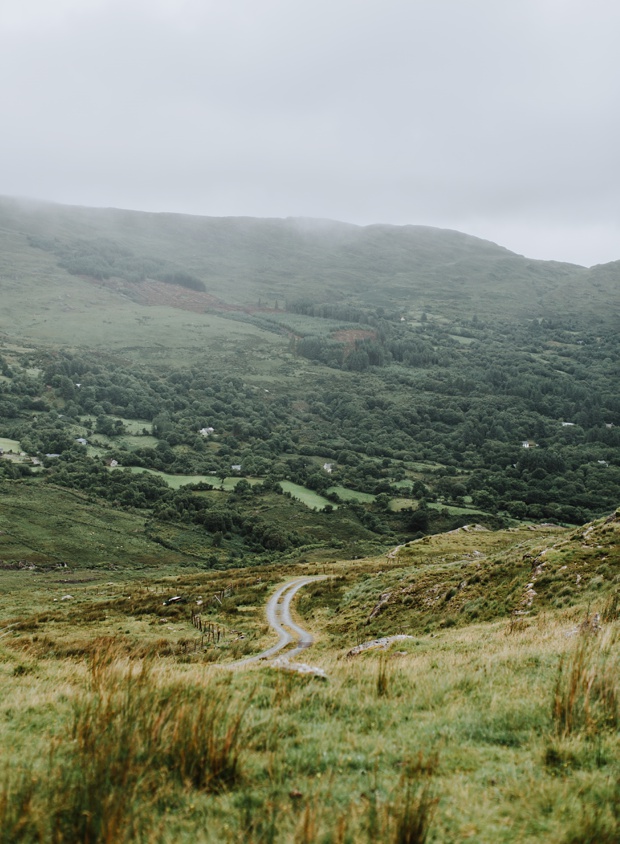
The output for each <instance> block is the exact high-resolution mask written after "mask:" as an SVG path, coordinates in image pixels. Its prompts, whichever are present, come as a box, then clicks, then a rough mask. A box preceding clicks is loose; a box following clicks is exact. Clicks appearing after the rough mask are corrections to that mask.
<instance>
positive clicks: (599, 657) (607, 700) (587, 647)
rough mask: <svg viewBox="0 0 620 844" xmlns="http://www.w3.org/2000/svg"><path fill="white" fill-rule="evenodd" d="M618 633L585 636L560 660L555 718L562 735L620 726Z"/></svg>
mask: <svg viewBox="0 0 620 844" xmlns="http://www.w3.org/2000/svg"><path fill="white" fill-rule="evenodd" d="M616 638H617V635H616V632H615V631H614V630H613V629H612V630H609V631H607V632H606V633H605V634H603V635H599V636H596V637H595V636H592V635H587V634H586V635H582V636H581V638H580V640H579V642H578V643H577V646H576V648H575V649H574V651H573V652H572V654H570V655H569V656H568V657H567V656H563V657H562V659H561V660H560V665H559V669H558V675H557V679H556V684H555V692H554V697H553V710H552V714H553V720H554V723H555V728H556V732H557V733H558V735H560V736H563V737H565V736H569V735H571V734H572V733H579V732H585V733H586V734H589V735H595V734H597V733H600V732H602V731H604V730H614V729H617V728H618V726H620V661H619V659H618V654H617V652H616V651H615V649H614V645H615V644H616Z"/></svg>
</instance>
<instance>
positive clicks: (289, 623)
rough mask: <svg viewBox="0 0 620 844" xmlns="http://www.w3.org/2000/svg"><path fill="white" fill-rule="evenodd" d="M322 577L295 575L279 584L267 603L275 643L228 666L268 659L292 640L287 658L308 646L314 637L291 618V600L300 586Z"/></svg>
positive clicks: (238, 665) (268, 617)
mask: <svg viewBox="0 0 620 844" xmlns="http://www.w3.org/2000/svg"><path fill="white" fill-rule="evenodd" d="M323 579H324V575H317V576H314V577H297V578H296V579H295V580H291V581H289V582H288V583H285V584H284V586H280V588H279V589H277V590H276V591H275V592H274V593H273V595H272V596H271V598H270V599H269V602H268V603H267V621H268V622H269V625H270V627H272V628H273V630H275V632H276V633H277V634H278V641H277V642H276V644H275V645H272V646H271V647H270V648H267V649H266V650H264V651H261V653H259V654H256V655H255V656H248V657H246V658H245V659H241V660H239V661H238V662H233V664H232V665H231V666H230V668H240V667H241V666H244V665H250V664H251V663H252V662H258V661H259V660H261V659H270V658H271V657H272V656H274V654H277V653H278V652H279V651H281V650H282V649H283V648H285V647H286V646H287V645H290V644H291V643H292V642H294V643H295V647H294V648H293V650H291V651H288V652H287V654H286V657H287V659H289V658H290V657H292V656H296V655H297V654H299V653H301V651H304V650H306V648H309V647H310V645H311V644H312V643H313V641H314V638H313V636H312V633H309V632H308V631H307V630H304V629H303V627H300V626H299V624H296V623H295V622H294V621H293V619H292V618H291V602H292V600H293V598H294V597H295V595H296V594H297V593H298V592H299V590H300V589H301V588H302V587H304V586H306V585H307V584H308V583H313V582H314V581H315V580H323Z"/></svg>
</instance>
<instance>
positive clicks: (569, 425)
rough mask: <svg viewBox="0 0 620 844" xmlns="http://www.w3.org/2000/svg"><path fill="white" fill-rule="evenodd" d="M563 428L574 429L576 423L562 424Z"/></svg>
mask: <svg viewBox="0 0 620 844" xmlns="http://www.w3.org/2000/svg"><path fill="white" fill-rule="evenodd" d="M562 427H563V428H574V427H575V423H574V422H562Z"/></svg>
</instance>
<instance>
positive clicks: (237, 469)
mask: <svg viewBox="0 0 620 844" xmlns="http://www.w3.org/2000/svg"><path fill="white" fill-rule="evenodd" d="M230 468H231V469H232V470H233V472H240V471H241V463H233V465H232V466H231V467H230Z"/></svg>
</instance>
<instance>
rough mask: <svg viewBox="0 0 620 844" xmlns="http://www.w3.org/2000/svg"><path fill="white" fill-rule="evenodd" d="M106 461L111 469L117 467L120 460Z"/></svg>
mask: <svg viewBox="0 0 620 844" xmlns="http://www.w3.org/2000/svg"><path fill="white" fill-rule="evenodd" d="M106 463H107V465H108V466H109V467H110V468H111V469H116V467H117V466H118V460H107V461H106Z"/></svg>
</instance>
